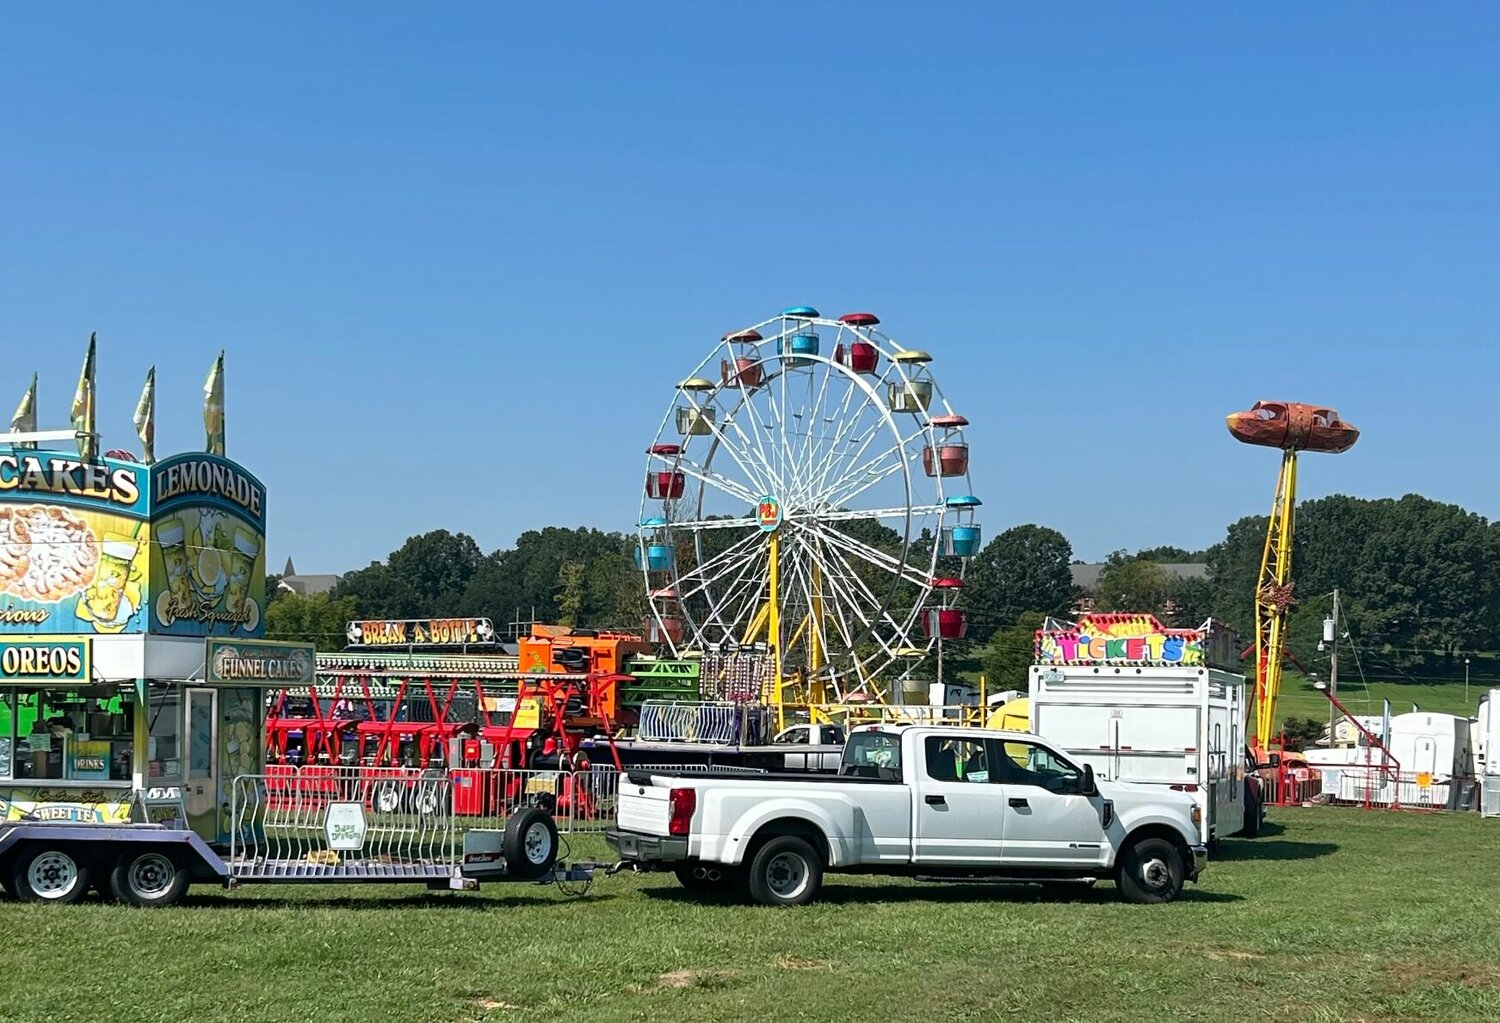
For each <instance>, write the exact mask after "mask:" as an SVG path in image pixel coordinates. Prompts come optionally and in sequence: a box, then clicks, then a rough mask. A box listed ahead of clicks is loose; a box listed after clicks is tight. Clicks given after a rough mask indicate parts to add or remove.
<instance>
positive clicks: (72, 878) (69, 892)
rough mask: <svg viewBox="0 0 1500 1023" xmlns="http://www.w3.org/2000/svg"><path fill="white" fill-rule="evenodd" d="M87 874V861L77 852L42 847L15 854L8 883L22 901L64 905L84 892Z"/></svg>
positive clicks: (88, 872) (85, 892)
mask: <svg viewBox="0 0 1500 1023" xmlns="http://www.w3.org/2000/svg"><path fill="white" fill-rule="evenodd" d="M90 873H91V872H90V870H89V865H88V863H87V861H85V860H84V859H82V858H81V857H80V856H79V855H78V853H77V852H76V851H74V850H72V849H67V848H59V847H56V846H51V847H49V846H41V847H40V848H34V849H30V850H25V851H23V852H22V853H21V854H20V855H19V856H17V857H16V859H15V866H14V868H13V869H12V871H11V881H10V883H11V887H12V889H13V890H14V891H15V893H16V898H18V899H20V900H21V901H22V902H55V903H57V904H59V905H67V904H69V903H73V902H77V901H78V900H79V899H81V898H83V897H84V895H85V894H87V892H88V890H89V884H90V881H91V880H92V879H91V877H90Z"/></svg>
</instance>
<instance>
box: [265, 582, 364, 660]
mask: <svg viewBox="0 0 1500 1023" xmlns="http://www.w3.org/2000/svg"><path fill="white" fill-rule="evenodd" d="M358 617H360V616H359V613H358V612H357V611H356V609H355V604H354V598H352V597H343V598H339V599H334V598H332V597H330V596H329V595H328V594H326V593H319V594H317V595H315V596H311V597H304V596H303V595H302V594H300V593H284V594H283V595H282V596H281V597H280V598H278V599H277V600H276V602H275V603H274V604H272V605H271V606H270V607H268V608H267V609H266V638H267V639H278V640H283V641H286V642H293V643H312V644H315V645H316V646H317V648H318V650H319V651H321V652H327V651H330V650H340V649H343V646H344V626H345V625H346V624H347V623H348V622H350V621H352V620H353V619H356V618H358Z"/></svg>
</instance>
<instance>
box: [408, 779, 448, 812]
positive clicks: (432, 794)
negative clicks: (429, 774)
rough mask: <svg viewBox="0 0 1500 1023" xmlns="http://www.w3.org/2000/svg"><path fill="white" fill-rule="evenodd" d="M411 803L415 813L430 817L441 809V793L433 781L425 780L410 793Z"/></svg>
mask: <svg viewBox="0 0 1500 1023" xmlns="http://www.w3.org/2000/svg"><path fill="white" fill-rule="evenodd" d="M412 803H413V805H414V808H415V809H416V811H417V813H419V814H421V815H422V816H423V817H431V816H433V815H435V814H437V813H439V812H440V811H441V810H442V809H443V793H442V790H441V789H440V788H439V786H438V783H437V782H435V781H426V782H423V783H422V784H420V785H419V786H418V787H417V790H416V791H415V792H414V793H412Z"/></svg>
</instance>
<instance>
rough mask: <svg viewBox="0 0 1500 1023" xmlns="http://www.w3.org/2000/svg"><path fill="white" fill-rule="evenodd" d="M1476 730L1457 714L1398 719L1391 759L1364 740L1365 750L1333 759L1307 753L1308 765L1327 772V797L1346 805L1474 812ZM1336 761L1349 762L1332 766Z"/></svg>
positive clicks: (1361, 747)
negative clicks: (1423, 807) (1419, 807)
mask: <svg viewBox="0 0 1500 1023" xmlns="http://www.w3.org/2000/svg"><path fill="white" fill-rule="evenodd" d="M1471 726H1472V722H1471V721H1470V720H1469V719H1468V718H1463V717H1458V716H1456V715H1454V714H1435V713H1430V712H1428V711H1421V710H1418V711H1412V712H1411V713H1409V714H1397V715H1395V716H1394V717H1392V718H1391V723H1390V733H1389V735H1388V736H1386V738H1385V745H1386V749H1387V750H1389V751H1390V755H1389V757H1387V756H1385V755H1384V754H1382V752H1381V751H1380V750H1378V749H1374V748H1372V747H1370V746H1369V745H1367V744H1365V743H1364V741H1363V737H1361V745H1359V746H1356V747H1354V748H1353V749H1348V750H1339V751H1331V752H1332V753H1334V754H1335V755H1332V756H1328V757H1320V756H1319V755H1318V754H1319V752H1324V751H1314V750H1308V751H1307V754H1308V756H1307V760H1308V764H1309V765H1311V766H1315V767H1318V768H1320V769H1321V770H1322V772H1323V795H1324V796H1325V797H1327V798H1329V799H1333V800H1336V801H1338V802H1341V803H1370V804H1372V805H1377V806H1390V805H1393V804H1396V805H1400V806H1413V807H1415V806H1430V807H1437V808H1441V809H1448V810H1462V809H1470V808H1472V805H1473V804H1472V793H1473V787H1474V785H1473V783H1474V761H1475V758H1474V750H1473V747H1472V741H1471ZM1335 759H1337V760H1343V761H1344V762H1342V763H1334V762H1330V761H1332V760H1335ZM1391 761H1394V764H1392V763H1391ZM1398 766H1399V771H1398V770H1397V767H1398Z"/></svg>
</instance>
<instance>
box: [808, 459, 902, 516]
mask: <svg viewBox="0 0 1500 1023" xmlns="http://www.w3.org/2000/svg"><path fill="white" fill-rule="evenodd" d="M907 465H908V463H907V462H901V461H893V462H891V463H890V464H889V465H886V466H884V467H882V468H880V469H879V470H876V469H874V468H872V469H870V470H869V471H868V472H866V473H864V474H862V476H861V477H858V478H857V479H858V482H857V483H853V484H851V483H850V481H848V480H846V481H845V485H844V486H842V487H840V488H838V489H836V490H834V491H832V492H830V493H829V494H828V495H826V496H825V497H823V498H822V499H821V501H820V503H821V504H824V505H826V506H827V507H830V508H842V507H843V506H844V505H847V504H848V503H849V502H850V501H853V500H854V499H855V498H856V497H858V496H859V495H860V494H863V493H865V492H866V491H868V490H870V489H872V488H874V487H877V486H879V485H880V484H882V483H884V482H885V481H886V480H888V479H890V478H891V477H892V476H895V475H896V474H897V473H901V472H905V471H906V467H907ZM851 479H855V478H854V477H851Z"/></svg>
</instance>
